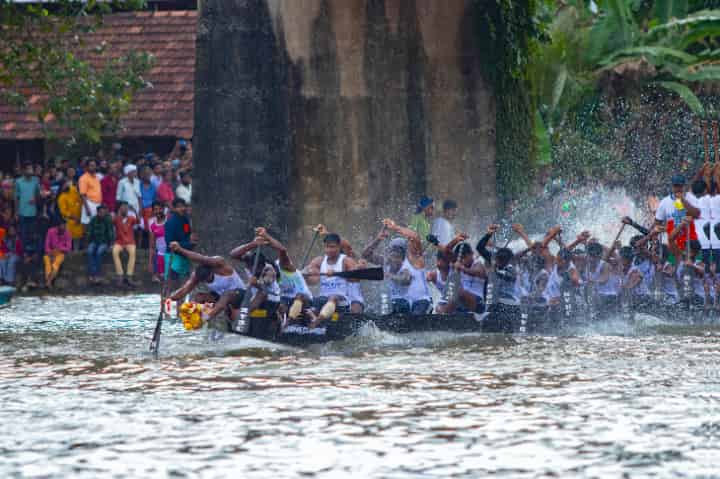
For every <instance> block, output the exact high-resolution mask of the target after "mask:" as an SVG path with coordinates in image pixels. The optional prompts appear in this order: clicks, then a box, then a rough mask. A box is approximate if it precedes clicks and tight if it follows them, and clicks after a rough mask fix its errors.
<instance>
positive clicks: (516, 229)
mask: <svg viewBox="0 0 720 479" xmlns="http://www.w3.org/2000/svg"><path fill="white" fill-rule="evenodd" d="M512 230H513V231H514V232H515V234H516V235H518V236H519V237H520V238H521V239H522V240H523V241H524V242H525V244H526V245H527V247H528V249H531V248H532V247H533V241H532V240H531V239H530V237H529V236H528V234H527V233H526V232H525V228H524V227H523V225H521V224H520V223H515V224H514V225H512Z"/></svg>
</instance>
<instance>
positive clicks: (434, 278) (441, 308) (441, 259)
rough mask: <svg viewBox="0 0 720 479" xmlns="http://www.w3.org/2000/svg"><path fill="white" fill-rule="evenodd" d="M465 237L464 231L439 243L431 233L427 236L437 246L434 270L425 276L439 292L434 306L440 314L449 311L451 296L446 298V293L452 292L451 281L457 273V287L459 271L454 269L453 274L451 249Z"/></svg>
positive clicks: (453, 261)
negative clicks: (445, 241) (436, 304)
mask: <svg viewBox="0 0 720 479" xmlns="http://www.w3.org/2000/svg"><path fill="white" fill-rule="evenodd" d="M467 239H468V235H467V234H466V233H460V234H458V235H457V236H455V238H453V239H451V240H450V242H448V243H447V244H440V241H439V240H438V239H437V238H436V237H433V236H432V235H431V236H430V237H429V238H428V240H429V243H431V244H432V245H434V246H435V247H436V248H437V254H436V258H435V264H436V268H435V271H428V272H427V273H426V275H425V277H426V279H427V281H428V283H430V284H434V285H435V288H437V290H438V292H439V293H440V298H439V300H438V306H437V308H436V312H438V313H440V314H445V313H448V312H449V310H448V301H449V299H451V298H448V295H450V294H451V293H452V291H451V289H453V285H452V284H451V283H452V282H453V276H455V275H457V277H458V278H457V280H456V282H457V283H458V285H457V286H456V288H457V289H459V282H460V280H459V276H460V273H459V272H458V271H454V273H455V275H453V268H452V265H453V263H455V260H456V258H455V253H454V252H453V251H454V249H455V246H457V245H458V244H460V243H462V242H464V241H466V240H467Z"/></svg>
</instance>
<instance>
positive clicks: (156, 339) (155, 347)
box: [150, 251, 175, 359]
mask: <svg viewBox="0 0 720 479" xmlns="http://www.w3.org/2000/svg"><path fill="white" fill-rule="evenodd" d="M174 256H175V255H174V253H173V252H172V251H171V252H170V261H169V262H168V264H167V265H166V266H165V267H166V268H167V271H166V272H165V274H164V275H163V283H162V288H161V289H160V314H159V315H158V319H157V323H155V331H153V335H152V339H151V340H150V352H151V353H153V357H154V358H155V359H157V358H158V356H159V355H160V333H161V331H162V320H163V316H165V312H164V309H165V295H166V294H167V280H168V276H170V268H171V267H172V264H173V258H174Z"/></svg>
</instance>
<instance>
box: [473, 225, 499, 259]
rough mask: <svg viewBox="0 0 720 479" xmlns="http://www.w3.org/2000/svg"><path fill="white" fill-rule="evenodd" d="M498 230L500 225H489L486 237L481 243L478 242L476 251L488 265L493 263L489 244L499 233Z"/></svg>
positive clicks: (481, 239)
mask: <svg viewBox="0 0 720 479" xmlns="http://www.w3.org/2000/svg"><path fill="white" fill-rule="evenodd" d="M498 229H500V225H496V224H491V225H489V226H488V228H487V233H486V234H485V236H483V237H482V238H480V241H478V243H477V245H475V250H476V251H477V252H478V254H479V255H480V256H482V258H483V259H484V260H485V262H487V263H488V264H489V263H491V262H492V254H490V251H488V249H487V244H488V243H489V242H490V238H492V236H493V235H494V234H495V233H497V230H498Z"/></svg>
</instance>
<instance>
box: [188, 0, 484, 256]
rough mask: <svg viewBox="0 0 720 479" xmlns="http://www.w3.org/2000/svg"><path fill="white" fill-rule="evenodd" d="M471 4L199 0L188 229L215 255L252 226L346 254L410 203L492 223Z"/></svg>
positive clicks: (462, 0) (457, 0)
mask: <svg viewBox="0 0 720 479" xmlns="http://www.w3.org/2000/svg"><path fill="white" fill-rule="evenodd" d="M469 6H470V1H466V0H448V1H444V2H438V1H435V0H302V1H298V0H206V1H204V2H202V14H201V18H200V24H199V28H198V51H197V73H196V75H197V78H196V101H195V105H196V106H195V145H194V146H195V148H194V151H195V164H196V172H195V187H194V189H195V191H194V192H193V195H194V214H193V215H194V221H195V227H196V229H197V230H198V231H200V232H201V234H202V243H203V246H204V249H207V250H209V251H213V252H216V253H226V252H227V250H228V249H229V247H230V246H231V245H233V244H236V243H237V242H240V241H245V240H247V239H248V238H249V237H250V236H251V234H252V232H251V229H252V227H253V226H255V225H260V224H268V223H269V224H270V226H271V229H272V231H273V232H275V233H276V234H279V235H280V236H281V237H283V238H284V239H289V240H290V241H291V243H292V244H294V245H300V244H303V243H304V242H305V241H307V240H308V238H309V237H310V234H311V233H310V231H309V227H310V226H311V225H314V224H317V223H319V222H324V223H325V224H327V225H328V227H329V229H331V230H335V231H338V232H339V233H341V234H342V235H344V236H348V237H350V239H352V240H354V241H355V243H357V244H356V248H359V247H360V246H361V245H362V244H363V243H364V242H365V241H366V240H367V235H368V234H370V233H371V232H374V231H375V229H376V228H377V225H378V223H377V222H378V220H379V219H380V218H382V217H383V216H386V215H390V216H393V217H395V218H397V219H398V220H400V221H401V222H404V221H406V220H407V219H408V215H409V214H410V213H412V205H413V204H414V203H415V202H416V201H417V198H418V197H419V196H421V195H422V194H424V193H427V194H429V195H431V196H433V197H435V198H436V199H437V200H438V203H440V202H441V201H442V199H445V198H447V197H452V198H454V199H456V200H458V201H459V202H460V206H461V211H460V213H461V221H463V222H467V221H469V220H472V221H477V220H479V219H480V218H481V217H487V216H490V215H493V214H494V212H495V208H496V201H497V200H496V189H495V177H496V175H495V147H494V145H495V132H494V127H495V125H494V122H495V113H494V105H493V98H492V93H491V92H490V91H489V90H488V88H487V87H486V85H485V84H484V82H483V80H482V78H481V77H480V72H479V71H478V67H477V55H478V51H479V48H478V47H477V45H476V44H475V42H474V38H473V35H472V31H471V28H472V25H471V24H470V21H469V14H468V13H467V12H468V10H469Z"/></svg>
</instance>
